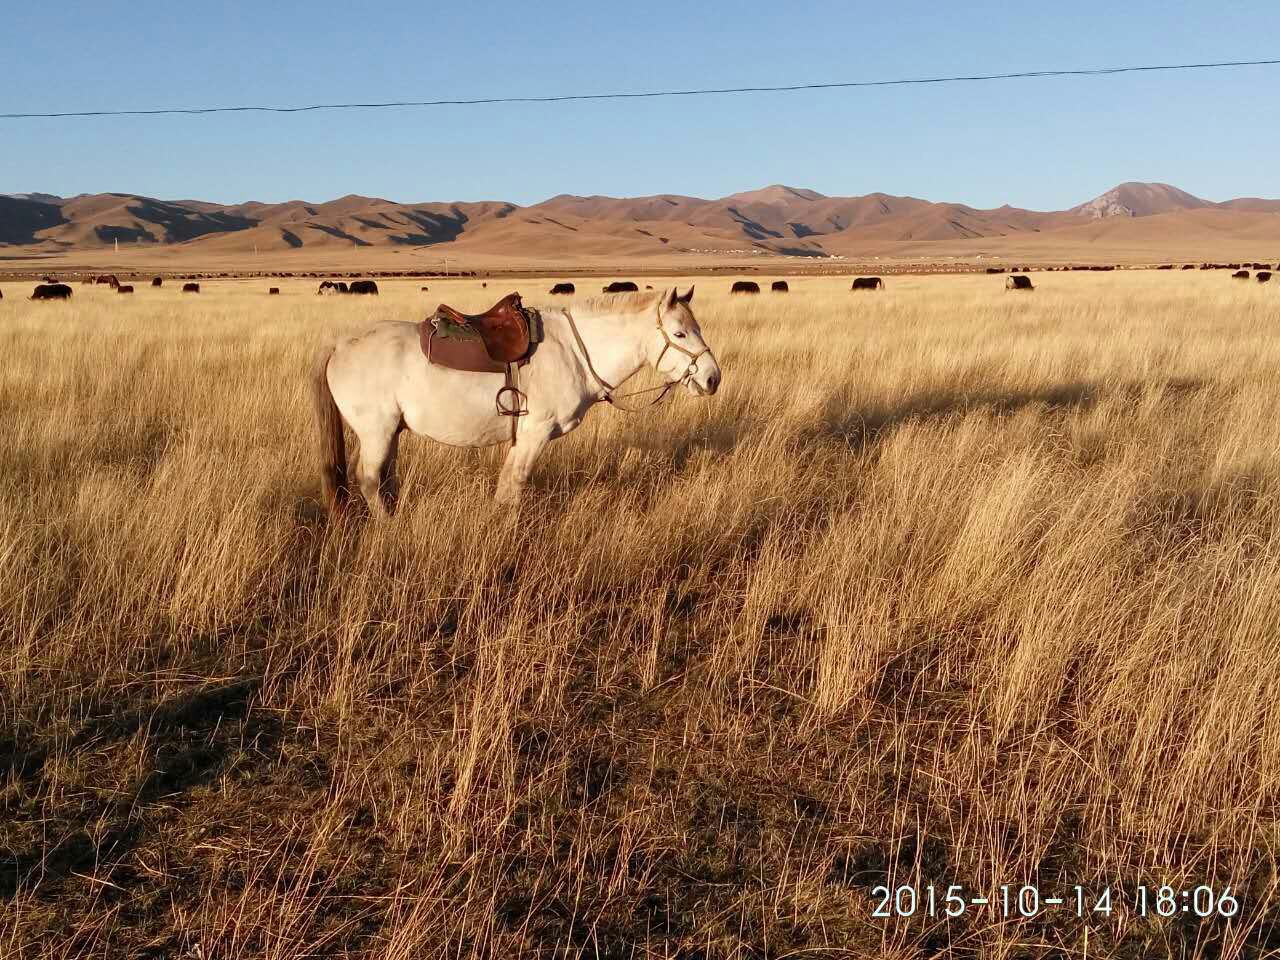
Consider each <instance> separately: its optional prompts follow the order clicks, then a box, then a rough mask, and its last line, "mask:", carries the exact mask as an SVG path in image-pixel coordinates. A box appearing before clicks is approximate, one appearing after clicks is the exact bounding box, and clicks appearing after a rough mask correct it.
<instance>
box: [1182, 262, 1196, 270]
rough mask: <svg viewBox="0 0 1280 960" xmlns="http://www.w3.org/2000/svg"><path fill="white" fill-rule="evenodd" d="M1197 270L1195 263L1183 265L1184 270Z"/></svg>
mask: <svg viewBox="0 0 1280 960" xmlns="http://www.w3.org/2000/svg"><path fill="white" fill-rule="evenodd" d="M1195 268H1196V265H1195V264H1194V263H1184V264H1183V265H1182V269H1183V270H1194V269H1195Z"/></svg>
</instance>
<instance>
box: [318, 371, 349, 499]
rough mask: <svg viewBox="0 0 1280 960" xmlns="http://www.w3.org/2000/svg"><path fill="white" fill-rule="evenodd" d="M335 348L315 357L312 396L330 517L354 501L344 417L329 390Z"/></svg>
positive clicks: (321, 478) (323, 482) (324, 493)
mask: <svg viewBox="0 0 1280 960" xmlns="http://www.w3.org/2000/svg"><path fill="white" fill-rule="evenodd" d="M333 350H334V348H333V347H331V346H330V347H326V348H325V349H323V350H321V351H320V352H319V353H318V354H317V355H316V363H315V367H314V368H313V369H312V371H311V393H312V399H313V400H314V401H315V409H316V427H317V428H318V430H319V433H320V492H321V493H322V494H323V496H324V502H325V506H326V507H328V508H329V512H330V513H331V514H334V515H337V514H340V513H342V511H343V510H344V509H345V508H346V506H347V502H348V501H349V500H350V499H351V488H350V486H348V483H347V442H346V439H345V438H344V437H343V434H342V414H341V413H339V412H338V405H337V404H336V403H334V402H333V391H332V390H330V389H329V359H330V358H331V357H332V356H333Z"/></svg>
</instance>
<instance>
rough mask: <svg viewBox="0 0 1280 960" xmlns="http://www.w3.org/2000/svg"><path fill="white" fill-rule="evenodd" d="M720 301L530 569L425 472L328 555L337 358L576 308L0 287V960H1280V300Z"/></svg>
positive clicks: (993, 292) (470, 484) (1250, 286)
mask: <svg viewBox="0 0 1280 960" xmlns="http://www.w3.org/2000/svg"><path fill="white" fill-rule="evenodd" d="M554 279H562V278H554ZM731 279H732V278H728V277H725V278H714V279H707V278H698V279H697V280H696V281H694V282H696V284H697V292H696V295H695V298H694V301H693V307H694V310H695V313H696V314H697V316H698V319H699V321H700V323H701V324H702V327H703V330H704V333H705V336H706V339H707V341H708V342H709V344H710V345H711V346H712V348H713V349H714V350H715V352H716V354H717V357H718V359H719V361H720V364H721V366H722V369H723V373H724V383H723V386H722V388H721V391H720V393H719V394H718V395H717V396H715V397H713V398H706V399H695V398H693V397H691V396H688V395H686V394H680V395H678V396H675V397H674V398H673V399H672V400H670V401H669V402H668V403H667V404H666V405H664V406H662V407H659V408H657V409H656V410H655V411H653V412H648V413H645V414H644V415H634V416H629V415H626V414H623V413H620V412H618V411H616V410H612V409H608V408H604V407H602V408H600V409H598V410H597V411H595V412H594V413H593V414H592V415H591V416H590V417H589V418H588V420H587V421H586V423H585V424H584V425H583V427H582V428H580V429H579V430H578V431H577V432H576V433H574V434H572V435H571V436H569V437H567V438H565V439H562V440H557V441H555V442H554V443H553V444H552V445H551V446H550V448H549V450H548V453H547V455H546V456H545V457H544V458H543V460H542V461H541V462H540V464H539V466H538V469H537V471H536V473H535V475H534V479H533V482H532V484H531V492H530V495H529V496H528V498H527V500H526V502H525V503H524V504H523V507H522V509H521V512H520V516H519V521H518V522H514V523H513V522H512V517H511V515H510V514H509V513H508V512H506V511H504V510H501V509H499V508H497V507H495V506H494V505H493V504H492V503H491V500H490V498H491V496H492V493H493V486H494V480H495V476H496V471H497V467H498V464H499V462H500V456H501V451H500V450H498V449H491V450H482V451H472V450H461V449H453V448H446V447H442V446H438V445H435V444H432V443H431V442H429V441H426V440H419V439H408V440H406V441H405V443H404V444H402V447H401V455H400V470H401V476H402V479H403V490H402V501H401V505H400V509H399V511H398V513H397V515H396V516H395V517H394V518H393V519H392V520H391V521H390V522H387V523H385V524H376V523H364V524H362V523H352V524H345V525H340V526H335V525H330V524H327V523H326V520H325V518H324V516H323V513H322V511H321V510H320V508H319V506H318V504H317V502H316V497H317V484H316V478H315V471H314V463H313V461H314V447H315V442H316V441H315V436H314V427H313V425H312V421H311V409H310V401H309V397H308V395H307V392H306V389H305V376H306V373H307V371H308V368H309V364H310V359H311V356H312V354H313V352H314V351H315V349H316V348H317V346H318V345H319V344H320V343H321V342H322V341H324V340H325V339H326V338H331V337H333V336H334V335H336V334H338V333H341V332H344V331H356V330H359V329H361V328H363V327H365V326H367V325H369V324H372V323H374V322H377V321H380V320H385V319H419V318H421V317H423V316H425V315H426V313H427V312H428V311H429V310H430V309H431V308H433V307H434V306H435V304H436V303H438V302H439V301H441V300H447V301H448V302H449V303H451V304H453V305H454V306H456V307H459V308H461V309H464V310H467V309H480V308H483V307H485V306H487V305H488V304H489V303H490V302H492V301H494V300H496V299H497V298H498V296H500V295H501V294H503V293H506V292H508V291H509V289H518V290H520V292H521V293H522V294H523V295H524V297H525V300H526V301H527V302H530V303H533V304H535V305H536V304H548V303H549V302H550V298H548V297H546V296H545V295H544V294H545V291H546V289H547V288H548V287H549V286H550V284H551V280H545V281H529V280H520V281H517V282H512V283H508V282H506V281H490V282H489V285H488V287H487V288H482V287H481V285H480V282H479V281H478V280H477V281H461V280H458V281H430V282H429V286H430V287H431V289H430V290H429V291H427V292H423V291H421V290H420V289H419V287H420V286H421V283H422V282H421V281H380V283H379V286H380V287H381V288H382V293H381V295H380V296H378V297H376V298H374V297H368V298H363V297H336V298H328V297H324V298H322V297H318V296H316V295H315V284H316V282H317V281H314V280H308V281H291V280H270V281H268V280H266V279H263V280H253V281H222V282H218V281H206V282H204V283H203V284H202V286H203V292H202V293H200V294H199V295H198V296H193V295H183V294H181V293H180V292H179V291H178V289H177V285H175V284H173V283H170V284H167V285H166V286H165V287H164V288H162V289H160V290H153V289H151V288H150V287H146V286H143V285H138V289H137V292H136V293H135V294H133V295H132V296H131V297H129V296H121V295H117V294H115V293H113V292H110V291H109V290H108V289H107V288H105V287H80V286H77V287H76V288H75V293H74V297H73V299H72V301H71V302H70V303H66V304H63V303H32V302H28V301H27V300H25V299H24V297H25V296H26V295H27V294H28V293H29V292H30V291H29V289H28V286H29V285H25V284H24V285H23V286H21V287H16V286H14V285H13V284H6V285H4V287H3V292H4V299H3V300H2V301H0V358H2V360H0V363H2V364H3V365H2V366H0V956H3V957H15V958H23V960H26V958H42V960H43V958H49V960H53V958H73V957H75V958H79V957H112V958H114V957H139V958H141V957H148V958H161V957H164V958H170V957H173V958H177V957H183V958H199V960H239V958H249V957H253V958H258V957H261V958H273V960H285V958H290V960H292V958H300V957H345V956H349V957H367V958H371V960H372V958H377V960H410V958H434V957H456V958H463V957H473V956H474V957H494V958H499V957H502V958H506V957H546V958H552V957H554V958H569V957H586V958H597V957H599V958H606V957H607V958H637V960H638V958H677V957H679V958H683V960H713V958H714V960H721V958H723V960H749V958H750V960H763V958H776V960H781V958H784V957H786V958H789V957H821V958H837V957H892V958H908V957H926V956H947V957H952V956H954V957H974V958H977V957H982V958H988V957H994V958H1010V960H1011V958H1015V957H1018V958H1022V957H1046V958H1047V957H1086V956H1087V957H1091V958H1092V957H1098V958H1105V957H1123V958H1146V957H1165V956H1176V957H1204V958H1210V957H1213V958H1218V957H1224V958H1233V957H1263V956H1271V955H1275V954H1276V952H1277V951H1280V906H1278V905H1277V893H1278V885H1280V881H1278V879H1277V855H1278V847H1280V823H1278V820H1277V812H1278V810H1277V801H1278V800H1280V388H1278V386H1277V385H1278V384H1280V289H1275V288H1274V285H1270V286H1264V285H1260V284H1256V283H1252V282H1250V283H1247V284H1246V283H1240V282H1232V281H1231V280H1229V279H1228V278H1227V277H1226V276H1225V275H1223V274H1222V273H1220V272H1209V273H1201V272H1200V271H1195V272H1187V273H1183V272H1181V271H1178V272H1174V273H1167V272H1165V273H1157V272H1129V271H1125V272H1115V273H1108V274H1098V273H1085V274H1065V273H1064V274H1036V275H1034V279H1035V282H1036V284H1037V287H1038V289H1037V290H1036V291H1035V292H1033V293H1030V294H1017V293H1006V292H1005V290H1004V278H1003V277H999V276H996V277H987V276H934V277H901V278H898V277H894V278H890V280H889V286H888V289H887V290H886V291H885V292H883V293H874V294H857V295H855V294H851V293H850V292H849V291H848V278H821V279H795V278H793V279H792V281H791V286H792V292H791V293H790V294H786V295H782V294H770V293H768V292H766V293H764V294H761V295H760V296H758V297H730V296H729V294H728V289H729V284H730V282H731ZM752 279H758V280H765V279H769V278H761V277H755V276H753V277H752ZM599 282H600V281H599V280H582V281H580V283H579V288H580V289H584V290H587V289H589V290H595V289H598V286H597V285H598V284H599ZM649 282H652V283H653V285H654V286H655V287H661V286H663V285H664V284H670V283H672V282H675V281H673V280H666V281H664V280H661V279H656V280H651V281H649ZM679 282H680V285H681V289H683V288H684V287H685V286H686V284H687V281H683V280H681V281H679ZM269 285H277V286H280V287H282V289H283V292H282V294H281V295H280V296H273V297H268V296H267V295H266V291H267V287H268V286H269ZM651 382H652V380H651V379H648V378H647V375H642V376H641V377H640V378H638V379H637V381H636V385H637V386H642V385H647V384H649V383H651ZM881 883H883V884H888V885H890V886H892V887H897V886H899V885H915V886H924V885H927V884H930V883H932V884H935V885H938V887H939V889H940V890H945V889H946V888H947V887H948V886H949V885H951V884H957V885H961V886H962V887H963V888H964V890H965V892H966V894H967V895H970V896H972V895H979V894H986V895H990V896H992V897H996V896H998V890H999V888H1000V886H1001V885H1002V884H1009V885H1012V886H1014V887H1015V888H1016V887H1020V886H1021V885H1023V884H1034V885H1036V886H1037V887H1038V888H1039V889H1040V890H1041V892H1042V896H1050V895H1052V894H1053V893H1054V892H1058V893H1059V895H1062V896H1068V897H1069V896H1072V895H1073V894H1072V893H1071V891H1072V889H1073V887H1074V885H1080V886H1081V887H1082V889H1083V890H1084V891H1086V892H1087V893H1089V894H1096V893H1098V892H1100V891H1102V890H1103V889H1104V888H1110V889H1112V890H1113V891H1114V895H1115V899H1116V908H1115V909H1114V910H1113V911H1112V912H1111V913H1109V914H1104V913H1092V912H1089V913H1086V915H1085V916H1083V917H1077V916H1076V915H1075V914H1074V912H1073V911H1070V910H1063V909H1057V910H1052V909H1047V908H1046V909H1044V910H1041V911H1040V912H1038V913H1037V915H1036V916H1034V917H1030V918H1024V917H1018V916H1014V917H1005V916H1002V915H999V914H998V913H997V912H996V911H995V909H994V908H977V907H975V908H973V909H969V910H966V911H965V912H964V914H963V915H962V916H959V917H950V918H949V917H945V916H938V917H929V916H926V915H922V911H917V912H916V914H915V915H914V916H912V917H909V918H907V917H893V918H888V919H885V918H877V917H874V916H873V908H874V907H875V904H876V898H874V897H873V896H872V895H871V893H870V891H871V888H872V887H874V886H875V885H877V884H881ZM1166 883H1167V884H1170V885H1172V886H1174V887H1175V888H1176V889H1177V890H1185V889H1190V888H1192V887H1194V886H1195V885H1197V884H1207V885H1210V886H1212V887H1213V889H1214V890H1215V891H1221V890H1222V889H1223V888H1224V887H1226V886H1228V885H1229V886H1230V887H1231V889H1232V892H1233V894H1234V895H1235V896H1236V897H1237V898H1238V900H1239V902H1240V905H1241V908H1240V912H1239V914H1238V915H1237V916H1236V917H1234V918H1233V919H1231V920H1224V919H1222V918H1210V919H1204V920H1202V919H1200V918H1198V917H1196V916H1195V915H1194V914H1188V913H1186V912H1181V911H1180V912H1178V913H1177V914H1176V915H1174V916H1171V917H1160V916H1148V917H1139V916H1137V915H1136V911H1135V909H1134V903H1133V891H1134V890H1135V889H1136V887H1137V886H1138V885H1140V884H1146V885H1149V886H1152V887H1156V886H1159V885H1161V884H1166Z"/></svg>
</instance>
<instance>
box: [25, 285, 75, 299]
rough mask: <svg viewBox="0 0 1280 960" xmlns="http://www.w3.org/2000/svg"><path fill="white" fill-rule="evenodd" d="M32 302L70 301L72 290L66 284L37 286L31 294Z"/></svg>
mask: <svg viewBox="0 0 1280 960" xmlns="http://www.w3.org/2000/svg"><path fill="white" fill-rule="evenodd" d="M31 299H32V300H70V299H71V288H70V287H68V286H67V285H66V284H65V283H41V284H37V285H36V288H35V291H34V292H32V294H31Z"/></svg>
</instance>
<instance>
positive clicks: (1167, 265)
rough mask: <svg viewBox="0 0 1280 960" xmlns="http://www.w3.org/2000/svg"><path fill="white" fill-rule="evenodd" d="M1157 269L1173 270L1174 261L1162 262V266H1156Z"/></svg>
mask: <svg viewBox="0 0 1280 960" xmlns="http://www.w3.org/2000/svg"><path fill="white" fill-rule="evenodd" d="M1156 269H1157V270H1172V269H1173V264H1172V263H1162V264H1160V266H1158V267H1156Z"/></svg>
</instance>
